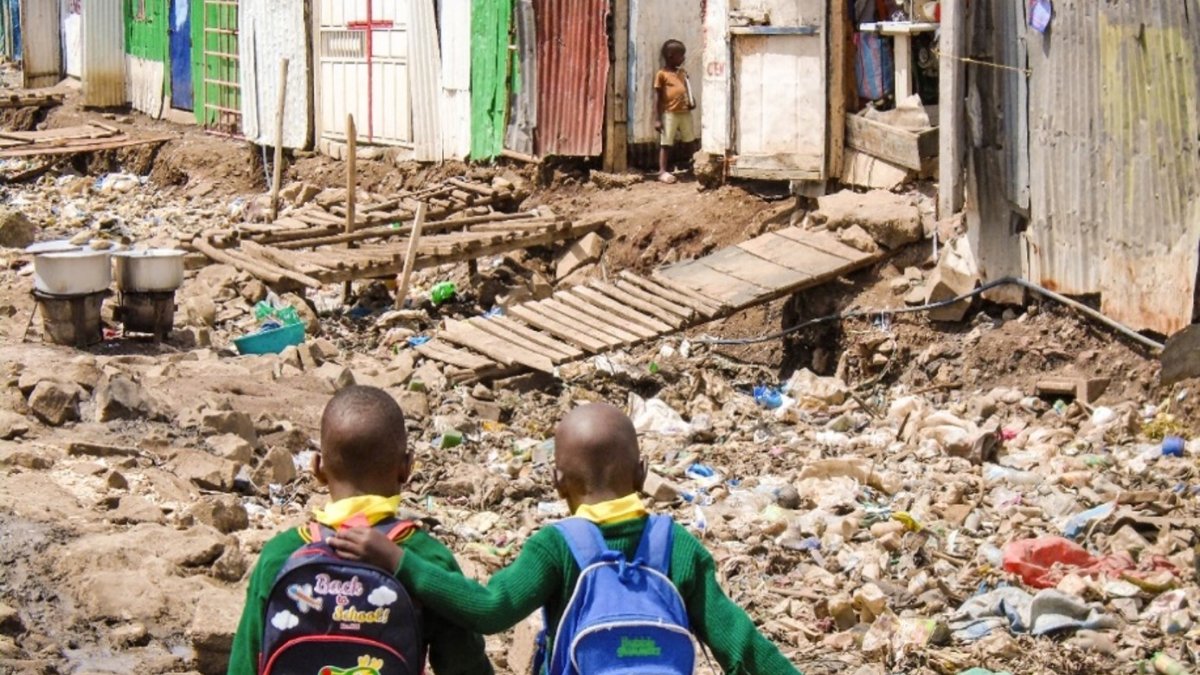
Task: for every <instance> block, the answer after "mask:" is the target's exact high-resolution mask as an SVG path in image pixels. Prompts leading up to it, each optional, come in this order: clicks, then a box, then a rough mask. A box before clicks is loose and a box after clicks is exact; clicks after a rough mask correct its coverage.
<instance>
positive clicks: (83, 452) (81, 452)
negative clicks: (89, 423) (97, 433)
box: [67, 441, 141, 457]
mask: <svg viewBox="0 0 1200 675" xmlns="http://www.w3.org/2000/svg"><path fill="white" fill-rule="evenodd" d="M67 454H68V455H70V456H71V457H137V456H138V455H139V454H141V453H139V452H138V449H137V448H129V447H123V446H119V445H105V444H102V443H89V442H88V441H71V442H70V443H68V444H67Z"/></svg>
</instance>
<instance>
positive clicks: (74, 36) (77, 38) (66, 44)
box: [59, 0, 83, 78]
mask: <svg viewBox="0 0 1200 675" xmlns="http://www.w3.org/2000/svg"><path fill="white" fill-rule="evenodd" d="M82 4H83V0H61V5H60V6H59V16H60V17H61V18H62V51H63V72H65V73H66V74H67V75H68V76H70V77H76V78H78V77H83V9H82V7H81V6H80V5H82Z"/></svg>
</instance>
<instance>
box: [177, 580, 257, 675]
mask: <svg viewBox="0 0 1200 675" xmlns="http://www.w3.org/2000/svg"><path fill="white" fill-rule="evenodd" d="M244 595H245V593H244V592H242V591H239V590H235V589H224V588H213V589H211V590H210V591H208V592H205V593H202V594H201V595H200V602H199V603H197V604H196V612H195V614H194V615H193V618H192V623H191V625H190V626H189V627H188V629H187V637H188V639H189V640H191V642H192V649H194V650H195V652H196V669H197V670H199V671H200V672H201V673H204V675H209V674H210V673H212V674H217V673H224V672H225V670H226V668H228V667H229V652H230V650H231V649H232V648H233V636H234V634H235V633H236V632H237V627H238V620H239V619H240V618H241V615H242V604H243V603H244V601H245V597H244Z"/></svg>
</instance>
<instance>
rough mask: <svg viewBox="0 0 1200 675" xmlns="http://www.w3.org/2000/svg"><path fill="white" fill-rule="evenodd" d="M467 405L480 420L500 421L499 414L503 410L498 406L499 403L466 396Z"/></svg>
mask: <svg viewBox="0 0 1200 675" xmlns="http://www.w3.org/2000/svg"><path fill="white" fill-rule="evenodd" d="M467 405H468V406H469V407H470V409H471V411H472V412H474V413H475V416H476V417H478V418H479V419H481V420H489V421H492V422H499V421H500V415H501V413H502V412H503V411H502V410H501V408H500V404H499V403H496V402H495V401H481V400H479V399H477V398H473V397H467Z"/></svg>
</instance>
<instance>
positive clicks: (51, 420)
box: [29, 380, 83, 427]
mask: <svg viewBox="0 0 1200 675" xmlns="http://www.w3.org/2000/svg"><path fill="white" fill-rule="evenodd" d="M81 398H83V388H82V387H80V386H79V385H77V384H65V383H62V382H54V381H51V380H43V381H42V382H40V383H38V385H37V386H36V387H34V388H33V392H32V393H31V394H30V395H29V409H30V410H32V411H33V414H34V415H35V416H36V417H37V418H38V419H39V420H41V421H42V422H44V423H46V424H48V425H50V426H52V427H57V426H62V425H63V424H66V423H67V422H74V421H76V420H78V419H79V400H80V399H81Z"/></svg>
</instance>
